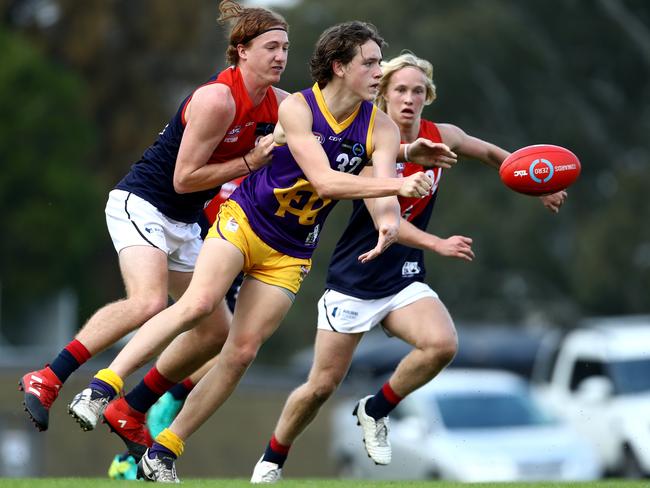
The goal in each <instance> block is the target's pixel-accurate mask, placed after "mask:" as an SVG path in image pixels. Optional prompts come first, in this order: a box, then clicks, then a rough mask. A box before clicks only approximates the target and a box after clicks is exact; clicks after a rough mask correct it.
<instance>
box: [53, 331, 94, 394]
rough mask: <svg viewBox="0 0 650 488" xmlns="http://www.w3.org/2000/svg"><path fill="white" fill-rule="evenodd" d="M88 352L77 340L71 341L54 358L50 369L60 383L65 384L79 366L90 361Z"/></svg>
mask: <svg viewBox="0 0 650 488" xmlns="http://www.w3.org/2000/svg"><path fill="white" fill-rule="evenodd" d="M90 356H91V354H90V351H88V349H86V346H84V345H83V344H82V343H81V342H79V341H78V340H77V339H73V340H71V341H70V342H69V343H68V345H67V346H65V347H64V348H63V349H62V350H61V352H60V353H59V355H58V356H57V357H56V358H54V361H52V364H50V369H51V370H52V372H53V373H54V374H55V375H56V377H57V378H59V381H60V382H61V383H65V380H67V379H68V377H69V376H70V375H71V374H72V373H74V372H75V371H76V370H77V369H78V368H79V366H81V365H82V364H83V363H85V362H86V361H88V360H89V359H90Z"/></svg>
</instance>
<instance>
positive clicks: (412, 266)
mask: <svg viewBox="0 0 650 488" xmlns="http://www.w3.org/2000/svg"><path fill="white" fill-rule="evenodd" d="M420 272H421V270H420V263H418V262H417V261H406V262H405V263H404V266H402V276H404V277H406V276H415V275H417V274H420Z"/></svg>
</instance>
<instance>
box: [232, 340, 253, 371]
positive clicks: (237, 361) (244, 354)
mask: <svg viewBox="0 0 650 488" xmlns="http://www.w3.org/2000/svg"><path fill="white" fill-rule="evenodd" d="M230 349H231V350H230V351H229V353H230V354H229V358H228V364H229V366H230V367H233V368H236V369H246V368H248V367H249V366H250V365H251V364H252V363H253V361H255V357H257V351H258V349H259V345H258V344H257V343H255V342H254V341H251V342H240V343H239V344H237V345H236V346H235V347H234V348H230Z"/></svg>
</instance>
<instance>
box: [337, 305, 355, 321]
mask: <svg viewBox="0 0 650 488" xmlns="http://www.w3.org/2000/svg"><path fill="white" fill-rule="evenodd" d="M337 316H338V318H339V319H341V320H356V318H357V317H359V312H357V311H356V310H348V309H345V308H339V307H334V308H333V309H332V317H334V318H336V317H337Z"/></svg>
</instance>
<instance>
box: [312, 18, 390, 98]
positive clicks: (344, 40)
mask: <svg viewBox="0 0 650 488" xmlns="http://www.w3.org/2000/svg"><path fill="white" fill-rule="evenodd" d="M369 40H372V41H375V42H376V43H377V44H378V45H379V47H380V48H381V49H384V48H385V47H386V46H387V44H386V42H385V41H384V39H383V38H382V37H381V36H380V35H379V32H378V31H377V28H376V27H375V26H374V25H372V24H370V23H368V22H361V21H359V20H353V21H351V22H344V23H342V24H336V25H335V26H332V27H330V28H329V29H327V30H326V31H325V32H323V33H322V34H321V36H320V38H319V39H318V42H317V43H316V47H315V48H314V52H313V54H312V55H311V59H310V60H309V70H310V72H311V77H312V79H313V80H314V81H315V82H317V83H318V86H320V87H321V88H322V87H324V86H325V85H327V83H328V82H329V81H330V80H331V79H332V77H333V76H334V71H333V69H332V63H334V61H340V62H341V63H343V64H348V63H349V62H350V61H352V58H354V56H355V55H356V54H357V49H358V48H359V47H360V46H362V45H363V44H365V43H366V42H367V41H369Z"/></svg>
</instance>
